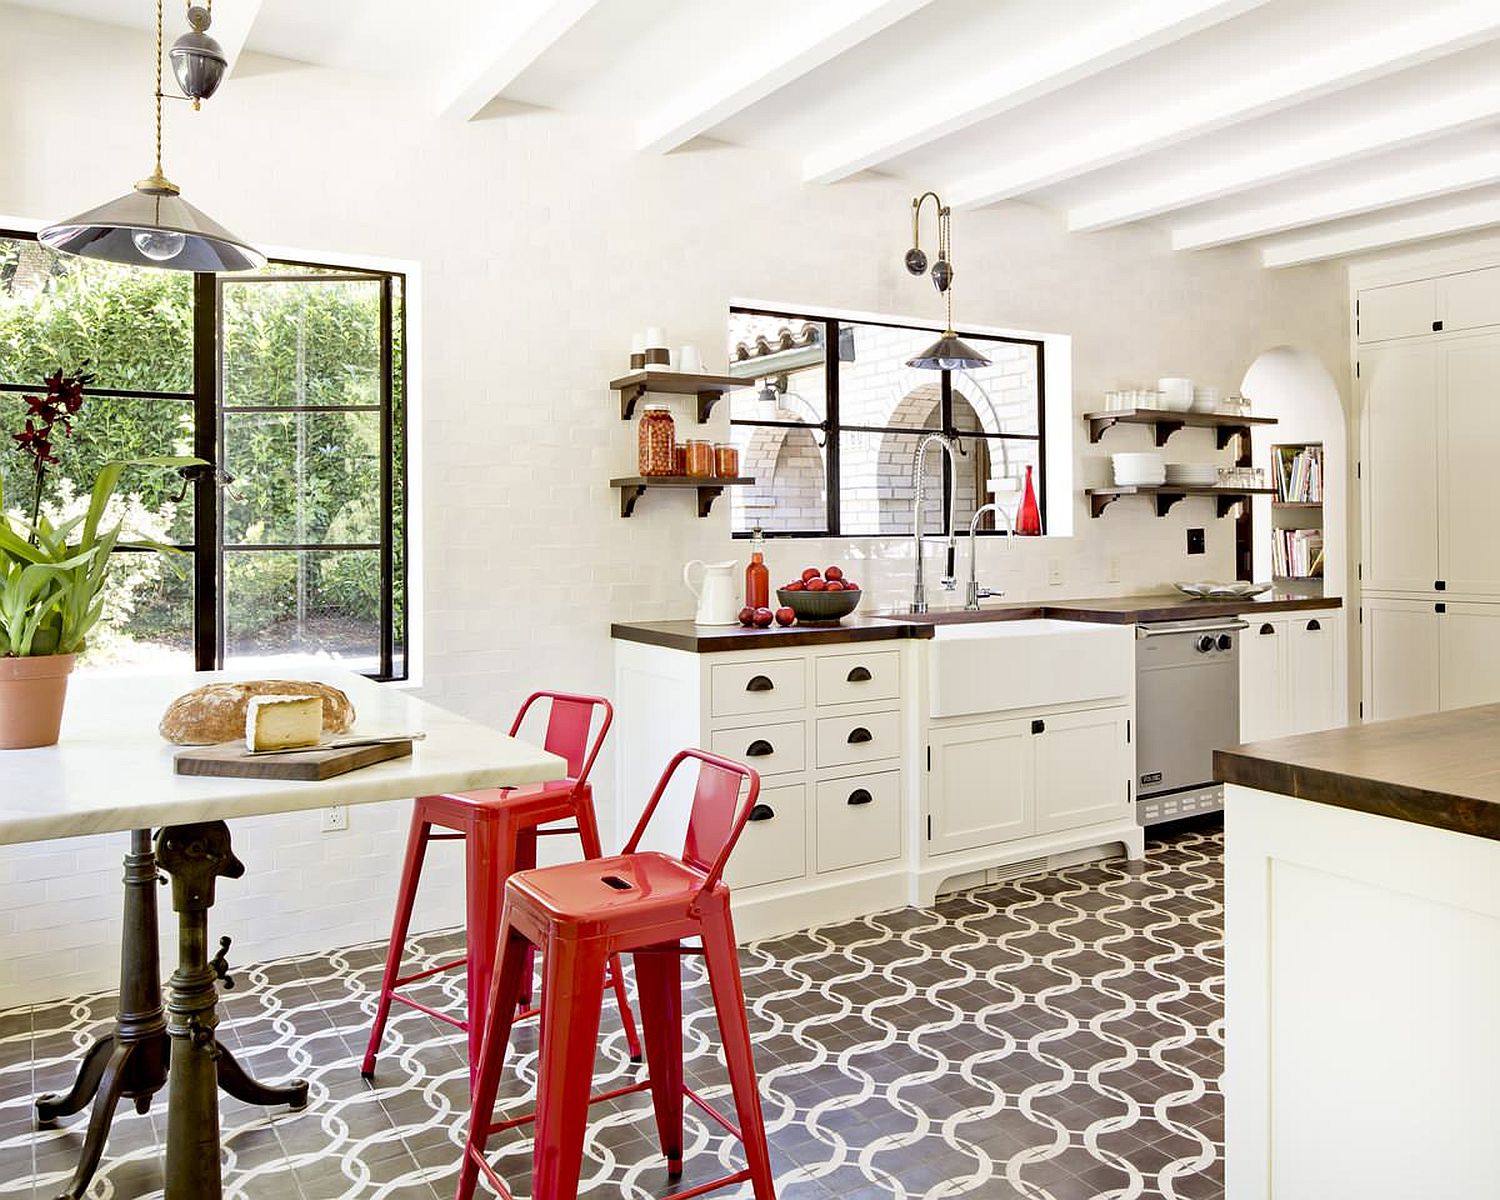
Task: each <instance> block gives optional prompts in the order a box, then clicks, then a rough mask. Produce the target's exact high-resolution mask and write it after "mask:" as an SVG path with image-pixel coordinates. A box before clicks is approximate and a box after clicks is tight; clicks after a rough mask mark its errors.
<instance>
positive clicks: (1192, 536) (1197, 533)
mask: <svg viewBox="0 0 1500 1200" xmlns="http://www.w3.org/2000/svg"><path fill="white" fill-rule="evenodd" d="M1207 552H1208V547H1207V545H1206V544H1205V541H1204V533H1203V530H1201V529H1189V530H1188V553H1189V554H1206V553H1207Z"/></svg>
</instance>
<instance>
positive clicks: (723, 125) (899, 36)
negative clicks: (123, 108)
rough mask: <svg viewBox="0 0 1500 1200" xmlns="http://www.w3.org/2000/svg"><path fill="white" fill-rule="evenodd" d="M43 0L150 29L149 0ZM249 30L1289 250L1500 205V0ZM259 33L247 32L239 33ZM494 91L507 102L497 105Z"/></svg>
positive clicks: (452, 89) (422, 18)
mask: <svg viewBox="0 0 1500 1200" xmlns="http://www.w3.org/2000/svg"><path fill="white" fill-rule="evenodd" d="M26 7H31V8H41V9H45V10H48V11H51V12H55V13H60V14H63V15H67V16H72V17H77V18H80V19H84V20H90V21H98V22H104V23H108V24H116V25H121V26H128V27H132V28H147V27H148V26H149V25H150V23H151V20H152V15H153V6H152V4H151V2H150V0H28V3H27V4H26ZM215 22H216V27H219V28H221V29H223V30H224V31H225V32H227V33H229V34H230V35H231V37H230V39H229V40H230V41H231V42H232V43H233V42H237V41H238V39H239V37H243V38H244V43H243V44H244V47H245V49H247V50H250V51H254V52H259V53H263V54H271V55H276V56H278V57H282V58H290V59H296V60H300V61H305V62H310V63H315V64H320V65H326V66H335V67H342V68H351V69H358V70H363V71H368V72H372V73H375V74H379V75H384V76H389V77H391V78H393V79H400V80H402V81H403V82H404V83H408V84H413V85H415V91H414V92H413V94H414V95H418V96H426V97H430V108H431V112H432V114H433V116H434V119H441V120H472V119H480V120H483V119H485V118H486V116H487V115H488V114H487V112H486V110H487V109H489V106H490V105H491V103H492V101H495V100H505V101H511V102H516V103H522V104H527V105H534V106H541V107H547V108H555V109H560V110H565V111H573V112H587V113H598V114H601V115H607V116H609V117H611V118H613V119H620V120H624V121H627V122H629V123H631V124H632V125H633V126H634V137H635V141H636V143H637V146H638V148H639V152H640V153H642V154H664V153H691V152H692V151H693V148H694V143H695V141H696V140H697V139H698V138H702V137H708V138H712V139H716V140H719V141H727V142H731V143H737V144H744V145H751V146H757V147H761V148H765V149H770V150H774V151H777V152H781V153H785V154H789V155H791V156H794V157H795V159H796V160H797V162H798V163H799V167H800V170H801V171H802V174H803V176H804V178H806V179H807V180H808V182H809V183H810V184H815V185H817V186H829V187H837V186H838V185H839V182H840V181H842V180H844V179H847V178H850V177H852V176H854V175H857V174H858V173H860V172H862V171H877V172H882V173H886V174H891V175H897V176H901V177H903V178H907V179H910V180H911V181H913V183H915V184H920V185H922V186H924V187H933V188H936V189H937V190H938V191H939V192H941V193H942V194H943V196H944V198H945V199H946V200H948V201H949V202H950V203H952V204H953V205H954V206H955V207H957V208H970V207H982V206H984V205H988V204H993V203H998V202H1001V201H1004V200H1011V199H1019V200H1025V201H1027V202H1030V203H1034V204H1038V205H1041V206H1044V207H1047V208H1051V209H1053V210H1056V211H1057V212H1059V213H1060V214H1061V215H1062V216H1063V218H1064V219H1065V220H1066V221H1067V223H1068V225H1069V227H1070V228H1071V229H1073V230H1075V231H1076V232H1077V233H1078V235H1079V236H1081V237H1083V236H1087V235H1088V233H1089V232H1090V231H1093V230H1096V229H1106V228H1111V227H1115V226H1119V225H1126V224H1133V223H1139V222H1149V223H1151V224H1153V225H1155V226H1158V227H1161V228H1163V229H1165V230H1167V231H1168V232H1169V233H1170V236H1171V239H1172V244H1173V245H1174V246H1175V247H1177V248H1178V249H1179V250H1180V251H1181V252H1182V253H1192V252H1194V251H1195V250H1199V249H1202V248H1204V247H1207V246H1213V245H1226V244H1234V243H1241V242H1250V243H1254V244H1256V245H1257V246H1259V247H1260V249H1261V251H1262V253H1263V255H1264V260H1265V262H1266V264H1267V265H1268V266H1284V265H1292V264H1295V263H1298V262H1306V261H1315V260H1319V259H1327V258H1340V257H1347V256H1351V255H1356V254H1361V253H1367V252H1373V251H1375V250H1380V249H1385V248H1388V247H1391V246H1398V245H1404V244H1408V243H1412V242H1419V241H1425V240H1428V239H1432V238H1441V237H1445V236H1450V235H1452V234H1455V233H1467V232H1471V231H1475V230H1479V229H1483V228H1486V227H1489V226H1500V0H1423V2H1422V3H1420V4H1412V3H1411V2H1410V0H818V3H816V4H808V3H806V0H444V3H441V4H428V5H417V4H412V3H410V0H317V2H316V3H312V2H309V0H218V3H217V4H216V5H215ZM231 48H233V46H232V47H231ZM490 111H491V112H493V111H495V110H493V109H490Z"/></svg>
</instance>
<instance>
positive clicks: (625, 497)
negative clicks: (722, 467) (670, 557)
mask: <svg viewBox="0 0 1500 1200" xmlns="http://www.w3.org/2000/svg"><path fill="white" fill-rule="evenodd" d="M754 482H755V480H754V479H753V478H749V477H746V476H743V475H740V476H736V477H735V478H734V479H721V478H718V477H711V478H708V479H699V478H698V477H696V476H692V475H627V476H625V477H624V478H623V479H611V480H610V481H609V486H610V487H612V488H617V489H619V492H620V515H621V516H622V517H628V516H630V515H631V514H632V513H633V512H635V504H636V501H637V500H639V499H640V498H641V497H642V496H644V495H645V494H646V491H647V489H648V488H654V487H659V488H692V489H693V490H694V491H696V492H697V493H698V515H699V516H700V517H706V516H708V513H709V510H710V509H712V508H713V506H714V501H715V500H717V499H718V498H719V496H720V494H721V493H722V492H723V491H724V489H725V488H727V487H745V486H747V485H748V484H752V483H754Z"/></svg>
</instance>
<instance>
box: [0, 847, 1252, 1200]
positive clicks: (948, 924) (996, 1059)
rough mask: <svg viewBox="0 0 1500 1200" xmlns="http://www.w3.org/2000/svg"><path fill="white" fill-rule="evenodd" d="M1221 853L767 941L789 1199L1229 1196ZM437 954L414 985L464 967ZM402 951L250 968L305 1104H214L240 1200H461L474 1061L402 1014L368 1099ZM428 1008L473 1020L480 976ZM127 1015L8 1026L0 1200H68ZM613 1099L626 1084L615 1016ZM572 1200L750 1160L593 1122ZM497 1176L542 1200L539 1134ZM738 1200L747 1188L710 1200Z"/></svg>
mask: <svg viewBox="0 0 1500 1200" xmlns="http://www.w3.org/2000/svg"><path fill="white" fill-rule="evenodd" d="M1222 842H1223V836H1222V832H1221V831H1219V830H1217V829H1215V828H1214V827H1213V826H1212V825H1200V826H1197V827H1194V828H1187V829H1179V830H1178V831H1177V832H1175V833H1174V834H1172V835H1171V836H1170V837H1169V838H1167V839H1165V840H1158V841H1154V842H1152V843H1151V845H1150V847H1149V853H1148V859H1147V862H1146V863H1145V864H1144V865H1140V864H1129V863H1126V862H1124V861H1122V860H1111V861H1109V862H1106V863H1102V864H1086V865H1084V866H1080V867H1075V868H1070V869H1067V870H1062V871H1056V872H1051V873H1047V874H1042V875H1036V876H1031V877H1027V878H1024V879H1018V880H1013V881H1010V882H1007V883H1003V884H997V885H992V886H988V887H983V888H978V889H975V890H972V891H967V892H963V893H959V894H955V895H953V896H948V897H943V898H942V899H940V900H939V902H938V903H937V904H936V905H934V906H933V907H932V908H931V909H903V910H900V911H897V912H889V913H881V914H876V915H873V916H869V917H864V918H861V919H859V920H855V921H850V922H847V923H845V924H842V925H836V926H826V927H823V928H819V929H815V930H811V931H809V932H806V933H800V934H795V935H792V936H790V937H784V938H779V939H775V940H770V941H765V942H760V943H756V944H752V945H750V946H748V947H746V948H745V950H744V951H743V953H742V956H741V962H742V969H743V971H744V974H745V994H746V998H747V1004H748V1007H749V1018H750V1027H751V1032H752V1036H753V1038H754V1041H755V1049H756V1059H757V1063H758V1067H759V1073H760V1085H761V1093H762V1097H763V1101H764V1108H765V1115H766V1122H767V1128H768V1133H769V1139H770V1143H771V1150H772V1160H773V1167H774V1170H775V1173H776V1178H777V1195H778V1197H779V1198H780V1200H834V1198H837V1200H947V1198H950V1197H964V1196H967V1197H975V1198H976V1200H1013V1198H1021V1200H1169V1198H1170V1200H1222V1197H1223V1193H1224V1185H1223V1166H1222V1145H1223V1105H1222V1098H1221V1095H1220V1091H1219V1076H1220V1073H1221V1071H1222V1046H1221V1044H1220V1043H1221V1038H1222V1028H1223V996H1222V993H1223V946H1222V929H1223V914H1222V907H1221V905H1222V883H1221V880H1222V868H1221V858H1222ZM462 945H463V938H462V935H461V933H456V932H447V933H442V934H436V935H425V936H424V937H423V938H422V939H421V940H420V942H418V943H416V944H414V945H413V946H412V948H411V955H410V964H411V965H413V966H427V965H436V964H437V963H439V962H444V961H448V960H451V959H452V958H454V957H456V956H457V955H458V954H459V953H461V952H462ZM382 962H383V948H382V947H380V946H361V947H355V948H352V949H348V950H340V951H337V952H334V953H332V954H328V955H320V956H309V957H305V958H297V959H287V960H283V961H281V962H276V963H268V964H264V965H261V966H254V967H247V968H242V969H239V970H237V972H236V975H237V985H238V986H237V987H236V989H235V990H234V991H233V992H231V993H228V994H227V995H226V997H225V1023H224V1026H223V1027H222V1028H223V1033H224V1040H225V1043H226V1045H228V1046H229V1047H230V1048H231V1049H232V1050H233V1051H234V1052H235V1054H236V1055H237V1056H238V1057H239V1058H240V1059H241V1061H242V1062H243V1063H244V1064H245V1065H246V1066H247V1067H248V1068H249V1069H250V1070H251V1071H252V1072H253V1073H255V1074H257V1075H259V1076H261V1077H262V1078H266V1079H269V1080H273V1081H274V1080H278V1079H284V1078H289V1077H291V1076H293V1075H296V1076H299V1077H301V1078H304V1079H306V1080H307V1081H308V1082H309V1084H310V1088H311V1091H310V1096H311V1101H310V1104H309V1106H308V1108H307V1110H306V1111H305V1112H302V1113H288V1112H285V1111H279V1110H267V1109H263V1108H257V1107H253V1106H247V1105H242V1104H238V1103H236V1102H233V1101H227V1100H226V1101H225V1104H224V1108H223V1114H224V1130H225V1147H226V1155H225V1167H226V1174H225V1191H226V1195H227V1196H229V1197H231V1198H233V1200H272V1198H275V1200H436V1198H438V1197H447V1196H450V1195H451V1194H452V1189H453V1182H454V1179H455V1174H456V1169H457V1163H458V1160H459V1155H460V1150H461V1146H462V1140H463V1135H464V1128H465V1125H466V1122H467V1117H468V1111H467V1106H468V1070H467V1065H466V1057H465V1056H466V1039H465V1036H464V1035H463V1034H462V1033H461V1032H459V1031H458V1030H456V1029H452V1028H450V1027H447V1026H443V1025H440V1024H437V1023H436V1022H434V1021H432V1020H431V1019H430V1018H429V1017H427V1016H425V1015H424V1014H422V1013H418V1012H413V1011H410V1010H401V1009H399V1008H398V1010H397V1011H396V1012H395V1013H394V1014H393V1018H392V1021H391V1024H390V1028H389V1031H388V1033H387V1036H386V1039H385V1042H384V1045H383V1046H382V1050H381V1056H380V1060H379V1069H378V1072H377V1075H376V1078H375V1080H374V1081H373V1082H367V1081H365V1080H364V1079H362V1078H361V1077H360V1075H359V1065H360V1058H361V1057H362V1055H363V1053H364V1047H365V1040H366V1037H367V1031H368V1025H369V1020H370V1014H371V1013H372V1012H373V1009H374V1000H375V998H374V989H375V988H376V987H378V984H379V980H380V973H381V967H382ZM685 970H686V976H685V978H686V982H687V990H686V1000H685V1002H686V1012H685V1017H684V1041H685V1046H686V1055H687V1063H686V1070H687V1076H688V1079H689V1081H690V1082H691V1083H693V1084H694V1085H695V1086H697V1087H699V1088H700V1089H701V1090H703V1091H704V1093H705V1094H706V1095H707V1096H708V1097H709V1099H710V1100H711V1102H714V1103H717V1104H719V1105H721V1106H724V1107H728V1106H729V1105H730V1104H731V1101H730V1100H729V1098H728V1088H727V1085H726V1077H725V1074H724V1069H723V1064H722V1062H721V1060H720V1058H719V1055H718V1040H717V1035H716V1030H715V1025H714V1021H713V1016H712V1008H711V1005H710V1004H709V1003H708V997H707V985H706V980H705V978H704V975H703V970H702V967H701V964H699V963H698V962H696V961H695V960H689V961H688V962H687V964H686V968H685ZM420 998H421V999H422V1000H423V1001H424V1002H425V1003H427V1004H430V1005H432V1006H433V1007H435V1008H438V1009H439V1010H441V1011H445V1012H450V1013H458V1012H461V1011H462V1008H463V977H462V973H461V972H456V973H452V974H449V975H445V976H440V977H437V978H435V979H434V980H432V981H431V982H430V983H429V984H428V985H426V986H425V987H424V989H423V991H422V992H421V994H420ZM113 1011H114V1001H113V999H112V998H111V997H82V998H70V999H69V1000H67V1001H64V1002H60V1003H56V1004H49V1005H45V1006H37V1007H35V1008H31V1009H23V1010H15V1011H10V1012H0V1200H51V1197H53V1196H55V1195H56V1194H57V1192H59V1191H60V1190H61V1188H62V1187H63V1186H64V1185H65V1184H66V1181H67V1179H68V1178H69V1177H70V1175H71V1172H72V1168H73V1165H74V1162H75V1160H76V1157H77V1153H78V1147H79V1145H80V1144H81V1141H82V1127H81V1120H80V1119H78V1118H75V1119H73V1120H70V1121H67V1122H64V1123H63V1125H62V1126H61V1127H60V1128H58V1129H50V1130H37V1129H35V1128H34V1127H33V1124H32V1120H31V1100H32V1097H33V1095H34V1094H36V1093H37V1092H39V1091H46V1090H52V1089H65V1088H66V1087H67V1086H68V1084H69V1083H70V1081H71V1076H72V1072H73V1071H74V1070H75V1069H76V1066H77V1063H78V1060H79V1059H80V1058H81V1056H82V1054H83V1051H84V1049H85V1048H86V1047H87V1046H88V1044H89V1043H90V1041H91V1039H92V1038H93V1037H94V1036H95V1035H96V1034H97V1033H99V1032H101V1031H104V1030H107V1029H108V1028H109V1020H110V1018H111V1016H112V1014H113ZM536 1050H537V1038H536V1028H535V1025H534V1024H527V1025H522V1026H519V1027H518V1028H517V1030H516V1034H515V1037H514V1039H513V1041H512V1052H511V1057H510V1060H509V1062H508V1070H507V1077H506V1081H505V1083H504V1085H503V1086H502V1089H501V1097H500V1102H499V1106H498V1108H497V1112H499V1113H501V1114H509V1113H519V1112H522V1111H524V1110H525V1109H526V1108H529V1107H530V1103H531V1101H530V1096H531V1094H532V1091H533V1088H534V1085H535V1069H536ZM596 1070H597V1074H598V1077H599V1079H600V1081H601V1084H604V1083H609V1084H612V1085H614V1086H618V1085H619V1084H621V1083H624V1082H629V1081H631V1080H633V1079H634V1078H636V1077H637V1075H638V1073H639V1070H640V1069H639V1068H638V1067H635V1066H633V1065H632V1064H631V1063H630V1062H629V1059H628V1052H627V1050H626V1047H625V1043H624V1036H623V1032H622V1030H621V1028H620V1025H619V1020H618V1016H617V1015H615V1014H613V1013H612V1011H611V1009H610V1008H609V1007H608V1006H606V1008H605V1016H604V1025H603V1029H602V1030H601V1046H600V1053H599V1056H598V1059H597V1063H596ZM591 1118H592V1120H591V1125H590V1129H589V1135H588V1141H587V1144H586V1148H585V1162H584V1169H583V1184H582V1186H581V1189H580V1195H582V1196H585V1197H597V1198H599V1200H603V1198H605V1197H610V1198H613V1197H621V1198H622V1200H644V1198H646V1197H656V1196H670V1195H672V1194H674V1193H677V1192H681V1191H683V1190H685V1189H688V1188H691V1187H693V1186H695V1185H696V1184H697V1183H701V1182H703V1181H705V1180H707V1179H710V1178H712V1177H713V1176H715V1175H718V1174H722V1173H724V1172H725V1171H728V1170H733V1169H735V1168H737V1167H738V1166H739V1165H740V1164H741V1162H742V1161H743V1160H742V1157H741V1152H740V1150H739V1147H738V1145H737V1144H736V1143H734V1142H732V1141H731V1140H730V1139H728V1138H726V1137H725V1136H724V1134H723V1132H722V1130H720V1129H719V1128H718V1127H717V1126H716V1125H713V1124H712V1123H710V1122H706V1121H704V1120H703V1119H701V1118H700V1117H699V1115H697V1114H695V1113H691V1110H690V1116H689V1118H688V1123H687V1131H686V1132H687V1154H688V1160H687V1164H686V1170H685V1171H684V1174H683V1177H682V1178H681V1179H680V1180H677V1181H676V1182H675V1183H674V1182H673V1181H670V1180H668V1178H667V1175H666V1170H665V1166H664V1163H663V1161H662V1159H661V1156H660V1153H659V1150H658V1145H657V1138H656V1130H655V1125H654V1121H653V1118H652V1112H651V1106H650V1101H649V1100H648V1099H647V1098H646V1097H644V1096H642V1095H632V1096H628V1097H624V1098H622V1099H620V1100H617V1101H613V1102H610V1103H608V1104H603V1105H600V1106H598V1107H597V1108H595V1109H594V1110H593V1111H592V1114H591ZM163 1133H164V1127H163V1123H162V1116H161V1107H160V1105H159V1104H158V1106H157V1109H156V1111H155V1112H153V1113H151V1114H148V1115H145V1116H140V1115H137V1114H135V1113H134V1112H132V1111H131V1110H130V1107H129V1106H128V1105H126V1106H124V1107H123V1108H122V1110H121V1112H120V1115H119V1117H118V1119H117V1121H116V1124H115V1132H114V1135H113V1137H112V1138H111V1142H110V1146H109V1149H108V1152H107V1154H106V1158H105V1162H104V1165H103V1167H102V1168H101V1170H100V1173H99V1176H98V1178H97V1179H96V1181H95V1183H94V1185H93V1187H92V1188H91V1189H90V1191H89V1193H88V1195H89V1197H90V1200H137V1198H139V1200H160V1196H161V1166H160V1159H161V1153H162V1147H163V1142H162V1135H163ZM492 1150H493V1154H492V1159H491V1161H492V1162H493V1164H494V1165H495V1167H496V1169H497V1170H499V1171H500V1172H501V1174H502V1175H504V1176H505V1177H506V1178H507V1179H508V1180H509V1181H510V1182H511V1184H512V1186H513V1189H514V1191H515V1192H516V1194H517V1195H518V1196H525V1195H526V1194H527V1189H528V1187H529V1184H530V1165H531V1164H530V1153H531V1141H530V1138H529V1136H528V1135H527V1134H526V1132H525V1131H524V1130H516V1131H512V1132H511V1133H510V1134H507V1135H503V1136H501V1137H498V1138H496V1139H495V1143H494V1145H493V1147H492ZM721 1194H723V1195H726V1196H737V1197H747V1196H749V1189H748V1187H746V1186H741V1187H739V1188H738V1189H729V1190H726V1191H725V1192H723V1193H721Z"/></svg>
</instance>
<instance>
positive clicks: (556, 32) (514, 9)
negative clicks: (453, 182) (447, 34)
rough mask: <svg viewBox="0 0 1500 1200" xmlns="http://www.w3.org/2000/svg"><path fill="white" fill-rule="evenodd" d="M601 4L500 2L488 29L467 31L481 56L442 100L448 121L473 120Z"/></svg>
mask: <svg viewBox="0 0 1500 1200" xmlns="http://www.w3.org/2000/svg"><path fill="white" fill-rule="evenodd" d="M598 3H599V0H525V2H524V3H515V2H512V3H506V4H496V5H495V6H494V10H495V11H494V14H493V17H492V18H491V21H490V23H489V28H488V29H478V30H476V29H468V30H465V31H464V42H465V44H467V45H475V46H478V47H479V48H480V51H481V54H480V57H478V58H477V59H476V60H475V61H474V62H473V63H472V65H471V66H470V67H469V69H468V70H460V71H458V72H457V83H456V85H454V86H450V87H449V89H448V91H447V92H446V94H445V95H444V96H443V98H442V99H441V100H440V101H439V104H438V112H439V113H440V114H441V116H442V117H444V118H445V119H448V120H456V121H471V120H473V119H474V118H475V117H476V116H478V115H479V112H480V110H481V109H483V108H484V106H485V105H486V104H488V103H489V102H490V101H491V100H493V99H494V98H495V97H496V96H498V95H500V93H501V92H503V91H504V90H505V89H506V88H508V87H509V86H510V85H511V84H513V83H514V82H515V81H516V80H517V79H518V78H519V77H520V75H521V73H522V72H523V71H525V70H526V68H527V67H529V66H531V65H532V64H533V63H534V62H536V61H537V59H539V58H541V56H542V55H543V54H545V53H546V52H547V50H548V49H549V48H550V47H551V46H552V45H553V44H555V43H556V42H557V41H558V40H559V39H560V38H561V37H562V36H563V35H564V34H565V33H567V32H568V30H570V29H572V28H573V26H574V25H576V24H578V22H579V21H581V20H582V19H583V18H584V17H585V16H587V15H588V12H589V10H590V9H592V8H593V7H594V6H595V5H596V4H598Z"/></svg>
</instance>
